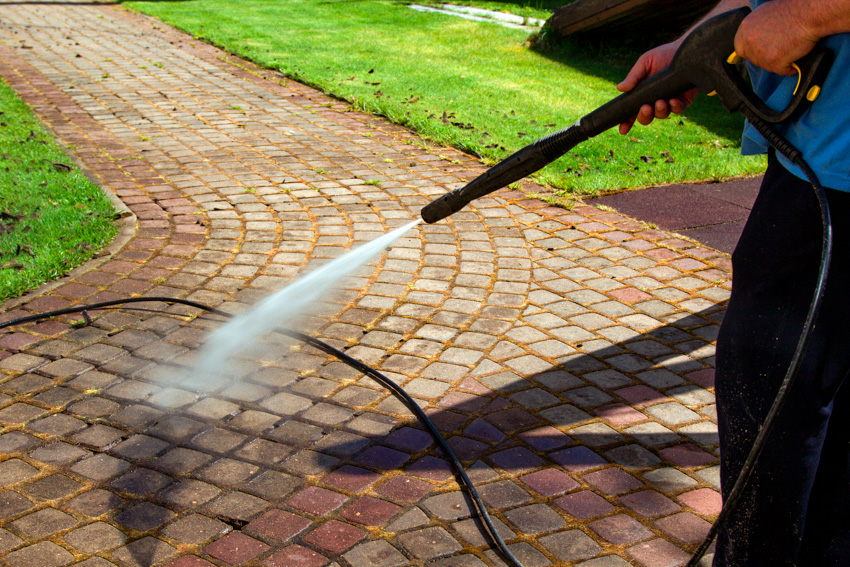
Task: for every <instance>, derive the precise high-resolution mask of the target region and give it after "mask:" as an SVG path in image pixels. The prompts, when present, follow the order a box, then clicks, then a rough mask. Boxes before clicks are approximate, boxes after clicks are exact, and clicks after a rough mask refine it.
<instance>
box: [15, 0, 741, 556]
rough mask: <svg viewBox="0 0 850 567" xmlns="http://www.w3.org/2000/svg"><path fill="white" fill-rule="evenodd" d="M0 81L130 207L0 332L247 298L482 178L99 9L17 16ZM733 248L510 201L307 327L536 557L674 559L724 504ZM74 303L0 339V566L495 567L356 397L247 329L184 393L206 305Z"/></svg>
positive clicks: (388, 264) (332, 107)
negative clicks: (227, 364)
mask: <svg viewBox="0 0 850 567" xmlns="http://www.w3.org/2000/svg"><path fill="white" fill-rule="evenodd" d="M0 40H2V41H3V43H2V44H0V75H1V76H3V78H4V79H5V80H6V81H7V82H8V83H9V84H11V85H12V86H13V87H14V88H15V89H16V90H17V91H18V92H19V93H20V94H21V95H22V96H23V97H24V98H25V100H26V101H27V102H28V103H29V104H30V105H32V106H33V107H34V108H35V109H36V111H37V113H38V114H39V115H40V116H41V118H42V119H43V120H44V121H45V122H46V123H47V124H48V125H49V126H50V127H51V128H52V129H53V130H54V131H55V132H56V133H57V135H58V136H59V138H60V140H61V141H63V142H64V143H65V144H67V145H69V147H70V148H71V152H72V154H73V155H75V156H76V157H77V158H78V159H79V160H80V161H81V162H82V164H83V165H84V166H85V167H87V168H88V170H89V171H90V172H91V174H92V175H93V176H95V177H96V178H97V179H98V180H99V181H100V182H101V183H102V185H104V186H105V187H107V188H108V189H110V190H112V191H114V192H115V193H116V194H117V195H118V196H119V197H120V198H121V199H122V200H123V202H124V203H126V205H127V206H128V207H129V208H130V209H131V210H132V211H133V213H134V214H135V215H136V217H137V219H138V230H137V233H136V236H135V237H134V238H133V239H132V240H130V242H129V243H128V244H127V245H126V246H125V247H124V248H123V249H122V250H121V251H120V252H119V253H117V254H116V255H115V256H114V257H112V258H109V259H108V260H106V261H105V262H101V263H100V264H99V265H96V266H95V267H93V268H92V269H90V270H88V271H85V272H84V273H81V274H77V275H76V276H75V277H73V278H69V279H68V280H66V281H65V282H63V283H62V285H60V286H58V287H56V288H55V289H53V290H51V291H49V292H47V293H44V294H42V295H37V296H31V297H26V298H24V300H22V301H15V302H9V303H7V304H6V305H5V311H4V313H3V314H2V315H0V320H10V319H12V318H14V317H17V316H20V315H24V314H29V313H32V312H42V311H45V310H48V309H54V308H58V307H64V306H67V305H70V304H74V303H80V302H91V301H99V300H105V299H114V298H119V297H129V296H140V295H148V296H154V295H167V296H174V297H181V298H188V299H194V300H196V301H201V302H205V303H208V304H210V305H216V306H219V307H220V308H222V309H226V310H230V311H238V310H240V309H243V308H244V307H245V306H246V305H247V304H250V303H252V302H254V301H256V300H257V299H258V298H260V297H262V296H264V295H266V294H268V293H269V292H270V291H271V290H274V289H278V288H280V287H281V286H283V285H284V284H285V283H286V282H287V281H289V280H290V279H291V278H293V277H294V276H295V275H297V274H298V273H301V272H302V271H304V270H305V268H307V269H309V266H312V265H316V263H318V262H323V261H327V259H330V258H333V257H336V256H338V255H340V254H342V253H343V252H345V251H346V250H348V249H349V248H350V247H351V246H353V245H356V244H358V243H361V242H365V241H368V240H370V239H372V238H373V237H375V236H377V235H378V234H381V233H384V232H386V231H387V230H388V229H390V228H394V227H397V226H401V225H402V224H405V223H407V222H409V221H410V220H411V219H413V218H415V217H416V216H417V212H418V209H419V208H420V207H421V206H423V205H424V204H426V203H427V202H428V201H429V200H430V199H431V198H433V197H434V196H435V195H438V194H441V193H442V192H444V191H445V190H447V189H450V188H453V187H456V186H457V185H458V184H461V183H463V181H464V180H465V179H469V178H471V177H472V176H474V175H476V174H477V173H480V172H481V171H482V167H481V165H480V164H479V163H478V162H477V161H475V160H474V159H472V158H470V157H469V156H466V155H464V154H462V153H460V152H458V151H455V150H452V149H446V148H435V147H430V146H428V145H427V144H424V143H422V142H421V141H420V140H418V139H417V138H416V137H415V136H413V135H412V134H410V133H409V132H407V131H406V130H404V129H403V128H400V127H397V126H393V125H390V124H388V123H386V122H384V121H383V120H381V119H378V118H375V117H372V116H367V115H364V114H361V113H358V112H352V111H350V109H349V107H348V106H347V105H346V104H344V103H342V102H339V101H336V100H334V99H331V98H329V97H326V96H324V95H322V94H320V93H318V92H316V91H314V90H312V89H310V88H307V87H305V86H303V85H300V84H297V83H294V82H292V81H288V80H285V79H282V78H280V77H278V76H276V75H275V74H274V73H273V72H271V71H267V70H262V69H257V68H255V67H254V66H252V65H250V64H248V63H246V62H244V61H241V60H238V59H235V58H233V57H230V56H227V55H225V54H223V53H222V52H220V51H218V50H216V49H214V48H212V47H209V46H206V45H203V44H199V43H197V42H195V41H194V40H193V39H192V38H190V37H188V36H185V35H183V34H181V33H179V32H176V31H174V30H172V29H170V28H167V27H166V26H164V25H162V24H160V23H157V22H156V21H154V20H151V19H148V18H145V17H143V16H138V15H134V14H130V13H128V12H126V11H124V10H123V9H121V8H119V7H115V6H108V5H97V4H94V5H93V4H88V3H79V4H74V3H70V2H69V3H65V4H31V3H27V2H20V3H16V2H11V3H8V4H6V5H5V6H4V11H3V15H2V17H0ZM729 267H730V266H729V259H728V257H726V256H723V255H721V254H719V253H717V252H715V251H712V250H708V249H706V248H703V247H701V246H699V245H695V244H694V243H692V242H687V241H684V240H681V239H678V238H676V237H675V236H674V235H669V234H665V233H662V232H658V231H654V230H647V229H645V228H644V227H642V226H641V225H640V224H639V223H637V222H634V221H632V220H630V219H627V218H624V217H622V216H620V215H616V214H612V213H610V212H607V211H605V210H600V209H597V208H592V207H587V206H581V205H579V206H576V207H575V208H573V209H572V210H570V211H567V210H564V209H559V208H555V207H549V206H547V205H546V204H545V203H542V202H539V201H535V200H533V199H529V198H526V197H525V195H524V194H523V193H520V192H509V191H502V192H499V193H496V194H495V195H494V196H492V197H489V198H485V199H481V200H479V201H477V202H476V203H475V207H471V208H469V209H467V210H465V211H463V212H461V213H458V214H456V215H454V216H453V217H452V219H450V220H449V221H447V222H443V223H440V224H436V225H425V226H420V227H418V228H417V229H414V230H412V231H411V232H410V233H409V235H408V236H406V237H405V238H403V239H401V240H399V241H398V242H397V243H396V244H395V245H393V246H392V248H391V249H389V250H388V251H387V252H386V254H384V255H383V257H382V258H380V259H379V260H376V261H375V262H373V264H372V265H370V266H367V267H364V269H362V270H360V271H359V272H358V273H357V274H355V275H354V276H352V277H349V278H346V280H345V281H344V282H343V285H342V286H341V289H340V291H339V292H337V293H336V294H334V295H333V297H330V298H328V300H327V301H326V302H325V303H323V304H322V305H321V306H319V308H318V309H317V311H316V312H315V313H314V314H313V315H312V316H311V317H309V318H308V319H307V320H306V321H305V322H304V323H303V325H301V327H300V328H301V329H306V330H307V331H309V332H311V333H313V334H315V335H316V336H318V337H320V338H322V339H324V340H326V341H328V342H330V343H332V344H334V345H336V346H338V347H340V348H343V349H345V350H346V351H347V352H348V353H349V354H350V355H352V356H354V357H356V358H359V359H360V360H363V361H365V362H367V363H368V364H372V365H374V366H376V367H377V368H379V369H381V370H382V371H384V372H385V373H386V374H387V375H389V376H390V377H391V378H393V379H395V380H397V381H398V382H399V383H401V384H403V385H404V386H405V388H406V389H407V390H408V391H409V392H410V393H411V394H412V395H413V396H414V397H416V398H417V399H418V400H420V402H421V404H422V405H423V406H424V407H425V408H426V411H427V412H428V413H429V414H430V415H431V417H432V418H433V419H434V421H435V422H436V423H437V424H438V426H439V427H440V429H442V430H443V432H444V434H445V436H446V437H447V438H448V440H449V443H450V444H451V445H452V447H453V448H454V449H455V450H456V451H457V453H458V455H459V456H460V458H461V459H462V460H463V461H464V462H465V463H466V464H467V466H468V467H469V468H470V474H471V476H472V477H473V479H474V480H475V481H476V483H477V484H478V485H479V486H480V489H481V493H482V496H483V498H484V499H485V501H486V502H487V503H488V505H489V506H490V507H491V510H492V512H493V513H494V516H495V518H496V520H497V524H498V525H499V527H500V529H501V530H502V531H503V535H504V537H505V538H506V539H507V540H508V541H509V543H510V544H511V547H512V549H513V550H514V552H515V553H516V554H517V555H518V556H519V557H520V558H521V559H522V561H523V562H524V563H525V564H526V565H549V564H557V565H573V564H575V565H586V566H588V567H591V566H592V567H602V566H606V567H607V566H617V565H626V564H636V565H644V566H656V565H679V564H682V563H683V562H684V560H685V559H686V558H687V553H686V550H689V549H691V548H692V546H693V544H694V543H695V542H696V541H697V540H698V539H699V537H700V536H701V534H703V533H704V532H705V530H706V529H707V526H708V522H709V521H710V520H711V519H712V518H713V515H714V514H716V513H717V511H718V501H719V496H718V492H717V488H718V485H717V483H718V480H717V478H718V477H717V445H716V443H717V439H716V426H715V419H716V417H715V409H714V404H713V394H712V393H711V385H712V377H713V355H714V346H713V345H714V339H715V335H716V332H717V328H718V323H719V321H720V319H721V318H722V315H723V305H724V302H725V300H726V299H727V297H728V294H729V292H728V287H729V284H728V280H729V274H728V270H729ZM146 306H147V307H149V308H154V309H162V310H164V311H165V312H166V313H156V312H142V311H133V310H120V311H102V312H97V313H92V314H91V317H92V318H93V319H94V321H93V323H92V324H91V325H88V326H83V327H80V328H75V327H72V325H71V324H70V323H71V321H72V319H74V318H65V319H60V320H53V321H46V322H42V323H39V324H36V325H28V326H22V327H19V328H16V329H13V330H11V331H9V332H6V333H5V334H4V335H0V373H2V374H0V380H2V383H0V404H2V405H0V426H2V428H3V429H2V432H0V481H2V484H3V486H4V490H3V491H2V492H0V515H2V518H0V526H2V528H0V554H2V557H3V560H5V561H6V562H7V563H8V564H10V565H13V566H23V565H43V566H54V565H57V566H58V565H66V564H69V563H72V562H75V561H83V563H81V564H82V565H86V566H87V567H94V566H105V565H110V564H118V565H159V564H163V565H171V566H172V567H178V566H179V567H189V566H196V565H209V564H214V565H255V564H256V565H268V566H272V565H315V566H323V565H327V564H336V565H349V566H353V567H361V566H367V565H380V566H387V567H390V566H400V565H424V564H426V563H427V564H428V565H444V566H448V565H452V566H458V565H470V566H472V565H482V564H483V565H501V564H502V563H501V562H500V560H499V559H498V558H497V557H496V555H495V554H494V553H493V551H492V550H490V548H489V546H488V545H487V542H486V540H485V539H483V537H482V536H481V534H480V531H479V528H478V526H477V523H476V521H475V520H474V519H472V518H471V517H470V511H469V508H468V505H467V503H466V502H465V501H464V498H463V497H462V496H461V494H460V492H459V491H458V487H457V485H456V484H455V482H454V479H453V477H452V475H451V471H450V469H449V468H448V466H447V465H446V464H445V463H444V462H443V461H442V460H441V459H440V458H439V454H438V453H437V452H435V451H434V449H433V442H432V440H431V439H430V437H428V436H427V435H426V434H425V433H424V431H423V430H422V429H421V428H420V426H419V425H418V424H417V423H416V422H415V421H414V420H413V419H412V417H411V415H410V414H409V412H408V411H407V410H406V409H405V408H404V407H403V406H402V405H401V404H400V402H399V401H397V400H396V399H395V398H394V397H392V396H391V395H389V394H388V393H386V392H385V391H383V390H382V389H381V388H379V387H378V386H377V385H376V384H375V383H374V382H372V381H371V380H369V379H366V378H364V377H362V376H361V375H359V374H357V373H356V372H355V371H352V370H351V369H349V368H348V367H346V366H344V365H342V364H341V363H339V362H335V361H333V360H330V359H328V358H327V357H326V356H324V355H323V354H320V353H318V352H316V351H313V350H312V349H310V348H307V347H299V346H297V345H292V344H291V343H288V342H286V341H284V340H282V339H281V338H280V337H275V336H272V337H269V338H268V339H267V340H266V341H265V343H264V345H265V346H264V347H263V348H262V349H261V352H260V353H259V354H255V355H251V356H246V358H245V359H244V360H240V366H241V368H242V370H244V372H245V373H246V375H247V376H248V378H247V379H246V381H244V382H243V383H237V384H225V385H221V387H219V388H218V389H216V390H215V391H212V392H205V393H202V394H199V393H198V392H195V391H193V390H191V389H190V388H188V387H186V386H185V385H181V384H180V383H179V382H178V383H175V382H174V376H176V375H179V374H176V373H175V372H173V371H172V370H171V369H173V368H179V367H185V366H190V365H191V364H192V361H193V356H194V355H195V352H196V348H197V346H198V345H199V344H200V342H201V341H202V339H203V336H204V334H205V333H206V332H208V331H209V330H210V329H212V328H214V327H216V326H218V324H219V323H218V321H215V320H214V318H211V317H196V315H198V313H197V312H196V311H195V310H193V309H189V308H185V307H179V306H171V307H168V306H166V305H164V304H159V303H158V304H153V303H151V304H146Z"/></svg>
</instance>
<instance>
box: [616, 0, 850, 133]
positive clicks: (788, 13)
mask: <svg viewBox="0 0 850 567" xmlns="http://www.w3.org/2000/svg"><path fill="white" fill-rule="evenodd" d="M748 4H749V2H747V0H723V1H721V2H720V3H719V4H718V5H717V6H716V7H715V8H714V9H713V10H712V11H711V12H709V13H708V15H706V16H705V18H703V19H702V20H700V22H699V23H698V24H697V26H698V25H699V24H701V23H702V22H703V21H705V20H706V19H708V18H711V17H713V16H716V15H717V14H721V13H723V12H726V11H729V10H734V9H736V8H741V7H743V6H746V5H748ZM697 26H694V27H693V28H691V29H690V30H688V31H687V32H686V33H685V34H684V35H683V36H682V37H681V38H679V39H678V40H676V41H674V42H671V43H666V44H664V45H660V46H658V47H656V48H655V49H651V50H650V51H647V52H646V53H644V54H643V55H642V56H641V57H640V58H639V59H638V60H637V62H636V63H635V64H634V66H633V67H632V69H631V71H629V74H628V75H626V78H625V79H623V82H621V83H620V84H619V85H617V89H619V90H620V91H623V92H625V91H630V90H632V89H633V88H634V87H635V85H637V84H638V83H639V82H641V81H642V80H643V79H645V78H646V77H648V76H649V75H652V74H654V73H657V72H658V71H660V70H661V69H663V68H664V67H666V66H667V65H668V64H669V63H670V61H671V60H672V59H673V55H675V53H676V50H677V49H678V48H679V44H680V43H681V42H682V41H683V40H684V38H685V37H687V36H688V34H689V33H690V32H691V31H692V30H693V29H694V28H696V27H697ZM844 32H850V0H772V1H771V2H766V3H764V4H761V5H760V6H759V7H758V8H757V9H755V10H753V12H752V13H751V14H749V15H748V16H747V17H746V18H744V21H743V22H741V25H740V27H739V28H738V32H737V33H736V34H735V51H736V52H737V53H738V55H740V56H741V57H743V58H744V59H746V60H748V61H749V62H751V63H752V64H754V65H756V66H758V67H761V68H762V69H766V70H768V71H771V72H773V73H777V74H780V75H793V74H795V73H796V70H795V69H794V68H793V67H792V66H791V64H792V63H794V62H795V61H797V60H799V59H800V58H801V57H803V56H804V55H806V54H807V53H809V51H811V50H812V48H813V47H814V46H815V45H816V44H817V42H818V41H820V39H821V38H824V37H827V36H830V35H834V34H837V33H844ZM696 95H697V92H696V90H691V91H688V92H687V93H683V94H682V95H681V96H679V97H677V98H673V99H670V100H669V101H667V100H658V101H656V103H655V106H654V107H653V106H652V105H649V104H646V105H644V106H643V108H641V109H640V112H639V113H638V115H637V116H636V117H635V119H633V120H631V121H629V122H626V123H623V124H620V133H621V134H627V133H628V132H629V130H630V129H631V127H632V125H633V124H634V123H635V120H637V121H638V122H639V123H641V124H643V125H644V126H646V125H648V124H649V123H650V122H652V120H653V119H655V118H667V117H668V116H670V113H671V112H673V113H676V114H681V113H682V112H684V111H685V109H686V108H687V107H688V106H689V105H690V104H691V102H693V100H694V98H695V97H696Z"/></svg>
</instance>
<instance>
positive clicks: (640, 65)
mask: <svg viewBox="0 0 850 567" xmlns="http://www.w3.org/2000/svg"><path fill="white" fill-rule="evenodd" d="M650 71H651V64H650V58H649V57H647V56H646V54H643V55H641V56H640V57H639V58H638V60H637V61H635V64H634V65H633V66H632V68H631V69H630V70H629V73H628V74H627V75H626V78H625V79H623V80H622V81H621V82H620V84H619V85H617V90H618V91H620V92H623V93H624V92H628V91H630V90H632V89H633V88H635V85H637V84H638V83H639V82H641V81H642V80H644V79H645V78H646V77H647V76H648V75H649V74H650Z"/></svg>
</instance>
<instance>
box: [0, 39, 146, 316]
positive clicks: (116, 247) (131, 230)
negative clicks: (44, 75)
mask: <svg viewBox="0 0 850 567" xmlns="http://www.w3.org/2000/svg"><path fill="white" fill-rule="evenodd" d="M4 63H5V65H4ZM7 66H8V67H11V69H12V70H13V71H14V72H17V73H18V74H19V75H21V73H20V70H21V69H22V68H29V69H32V71H33V72H37V71H36V70H35V69H33V68H32V66H31V65H30V64H29V63H27V62H26V61H24V60H23V59H21V58H20V57H18V56H17V55H16V54H15V52H14V51H13V50H12V49H11V48H10V47H8V46H7V45H3V44H0V70H2V69H3V67H7ZM0 76H2V77H3V78H4V80H5V81H6V83H7V84H9V81H8V79H7V77H6V76H5V74H3V73H0ZM9 86H10V88H13V87H12V85H9ZM13 90H15V89H14V88H13ZM15 94H16V95H17V96H18V98H20V99H21V100H23V101H24V103H25V104H26V105H27V106H28V107H29V108H30V111H31V113H32V116H33V117H35V119H36V120H38V122H39V124H41V126H42V127H43V128H44V129H45V130H47V131H48V132H49V133H50V135H51V136H52V137H53V141H54V142H55V143H56V144H57V145H58V146H59V147H60V148H61V149H62V151H63V152H64V154H65V155H66V156H67V157H68V159H70V160H71V161H72V162H74V165H76V166H77V168H79V170H80V171H81V172H82V174H83V175H85V176H86V178H87V179H88V180H89V181H91V182H92V183H94V184H95V185H97V187H98V189H100V192H101V193H103V195H104V196H105V197H106V198H107V199H109V201H110V202H111V203H112V206H113V207H114V208H115V211H116V212H117V214H118V218H117V219H116V222H120V224H119V226H118V232H117V233H116V235H115V237H114V238H113V239H112V240H111V241H110V242H109V243H108V244H107V245H106V246H104V247H103V248H101V249H100V250H99V251H98V252H96V253H95V255H94V257H92V258H90V259H89V260H86V261H85V262H83V263H82V264H80V265H78V266H76V267H75V268H73V269H72V270H70V271H69V272H68V273H67V274H65V275H64V276H62V277H59V278H56V279H54V280H50V281H48V282H45V283H43V284H41V285H40V286H38V287H36V288H34V289H31V290H28V291H25V292H24V293H23V294H21V295H19V296H17V297H11V298H8V299H5V300H2V301H0V306H2V307H3V308H4V309H6V310H12V309H16V308H18V307H20V306H21V305H23V304H25V303H27V302H29V301H31V300H33V299H35V298H37V297H41V296H43V295H46V294H48V293H50V292H51V291H53V290H54V289H56V288H58V287H60V286H62V285H64V284H66V283H68V282H69V281H71V280H73V279H75V278H77V277H79V276H81V275H83V274H84V273H86V272H90V271H92V270H94V269H95V268H97V267H98V266H100V265H101V264H103V263H105V262H107V261H108V260H110V259H112V257H114V256H115V255H116V254H118V253H119V252H120V251H121V250H122V249H123V248H124V247H125V246H126V245H127V243H129V242H130V240H132V239H133V237H134V236H136V234H137V233H138V230H139V219H138V217H137V216H136V215H135V214H134V213H133V211H131V210H130V208H129V207H128V206H127V205H126V204H124V201H122V200H121V199H120V198H119V197H118V195H116V194H115V193H113V192H112V191H110V190H109V189H108V188H107V187H106V186H105V185H104V184H103V182H102V181H101V180H100V179H99V178H98V177H97V175H96V174H95V173H94V171H93V170H92V169H91V168H90V167H88V166H87V165H86V164H85V163H84V162H83V161H82V160H81V159H80V158H79V156H77V155H76V154H75V153H73V152H72V151H71V150H70V149H69V148H68V146H67V144H66V143H65V141H64V140H63V138H62V136H61V135H60V134H59V133H58V132H56V130H55V129H54V128H53V125H52V124H51V123H49V122H47V121H45V120H44V118H43V117H42V116H41V115H40V114H39V113H38V112H37V111H36V109H35V108H34V107H33V106H32V105H31V104H30V103H29V102H27V101H26V99H24V97H23V96H22V95H21V93H19V92H17V90H15Z"/></svg>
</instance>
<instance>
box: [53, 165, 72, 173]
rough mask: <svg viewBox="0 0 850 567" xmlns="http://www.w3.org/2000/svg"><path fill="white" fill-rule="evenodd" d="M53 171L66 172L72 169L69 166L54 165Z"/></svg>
mask: <svg viewBox="0 0 850 567" xmlns="http://www.w3.org/2000/svg"><path fill="white" fill-rule="evenodd" d="M53 169H55V170H56V171H64V172H68V171H71V169H72V168H71V166H70V165H68V164H65V163H54V164H53Z"/></svg>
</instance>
